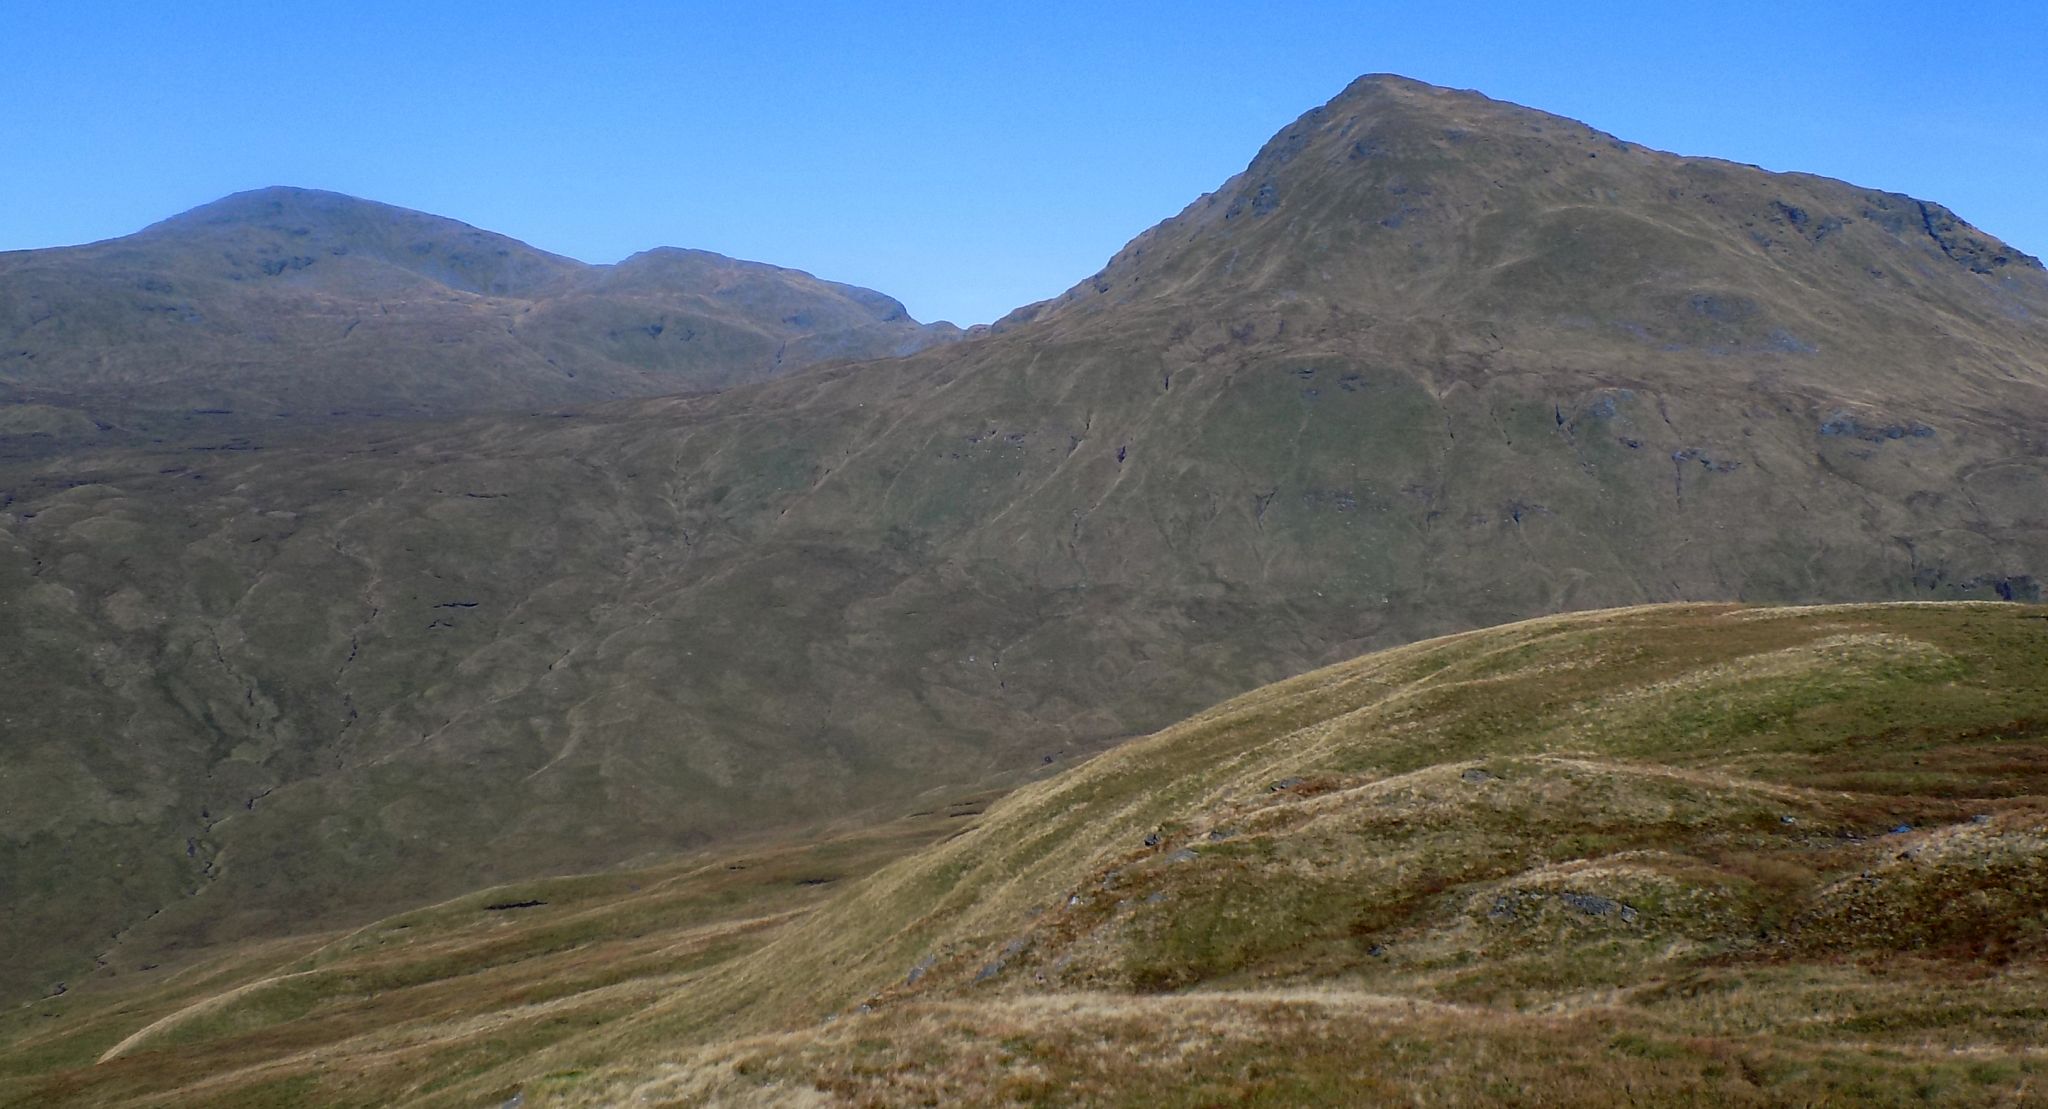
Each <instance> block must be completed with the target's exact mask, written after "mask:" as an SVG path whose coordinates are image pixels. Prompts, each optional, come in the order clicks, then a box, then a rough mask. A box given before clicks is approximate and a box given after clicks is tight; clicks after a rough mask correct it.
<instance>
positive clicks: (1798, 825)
mask: <svg viewBox="0 0 2048 1109" xmlns="http://www.w3.org/2000/svg"><path fill="white" fill-rule="evenodd" d="M2044 741H2048V619H2044V617H2043V614H2042V613H2041V612H2040V611H2039V610H2038V609H2035V608H2033V607H2032V606H2023V605H2011V604H2000V603H1975V604H1904V605H1898V604H1895V605H1854V606H1836V607H1827V608H1803V609H1774V608H1754V607H1742V606H1727V605H1722V606H1663V607H1649V608H1636V609H1625V610H1618V611H1609V612H1596V613H1586V614H1575V615H1567V616H1558V617H1548V618H1544V619H1539V620H1534V621H1530V622H1526V623H1521V624H1516V625H1512V626H1508V627H1504V628H1497V629H1490V630H1486V631H1480V632H1472V633H1466V634H1461V635H1455V636H1451V637H1447V638H1442V639H1437V640H1431V641H1426V642H1423V643H1418V644H1414V645H1410V646H1406V647H1400V648H1396V649H1392V650H1387V651H1382V652H1378V653H1375V654H1370V655H1366V656H1364V657H1361V658H1358V659H1355V660H1352V661H1348V662H1345V663H1341V664H1338V665H1336V666H1332V667H1329V668H1327V669H1324V670H1320V671H1316V672H1313V673H1309V674H1306V675H1303V676H1301V677H1297V678H1293V679H1290V680H1287V681H1284V682H1281V683H1279V684H1276V685H1273V686H1271V687H1268V688H1264V689H1260V690H1257V691H1255V692H1253V693H1251V694H1248V695H1246V696H1243V697H1241V698H1237V699H1235V700H1232V701H1230V702H1227V703H1225V704H1222V705H1219V706H1217V707H1215V708H1213V709H1211V710H1209V711H1206V712H1203V713H1201V714H1199V715H1197V716H1195V717H1193V718H1191V719H1189V720H1187V721H1185V722H1183V723H1181V724H1178V725H1175V726H1174V727H1171V728H1168V729H1166V730H1164V731H1162V732H1160V733H1158V734H1156V735H1154V736H1151V737H1148V738H1145V739H1142V740H1138V741H1134V742H1132V743H1128V744H1125V745H1123V746H1121V747H1119V748H1118V749H1116V750H1115V751H1112V752H1109V753H1107V754H1104V755H1102V756H1099V757H1097V758H1095V759H1094V760H1092V761H1090V762H1088V763H1086V764H1084V765H1082V766H1079V767H1076V768H1073V769H1071V770H1068V771H1065V772H1063V773H1061V774H1059V775H1057V776H1055V777H1052V778H1050V779H1048V780H1045V781H1041V782H1038V783H1036V784H1033V785H1029V786H1026V787H1024V788H1022V789H1019V790H1017V791H1016V792H1014V793H1012V794H1011V795H1010V796H1008V797H1006V798H1004V799H1002V800H1000V801H998V802H997V803H996V804H995V805H993V806H992V807H989V808H988V809H987V811H986V812H979V811H978V810H979V809H980V808H981V805H980V803H979V799H977V798H968V797H963V798H956V799H955V800H956V801H958V802H960V803H959V804H958V805H957V806H952V807H947V808H945V809H944V810H942V811H935V812H933V813H930V814H925V815H923V816H920V817H916V818H911V819H909V820H907V821H904V822H901V823H898V824H895V825H889V826H885V827H882V828H878V829H876V830H874V831H871V832H868V833H866V834H864V835H860V836H855V837H850V838H840V839H835V840H828V841H825V842H822V843H820V844H818V845H816V846H812V847H808V848H803V849H779V850H771V849H759V848H728V849H725V850H723V851H720V852H717V853H712V854H707V855H705V856H702V857H700V858H698V859H696V860H694V861H692V862H689V863H679V864H670V865H668V866H666V867H664V868H660V869H656V870H652V871H645V872H638V873H623V874H617V875H611V876H606V877H598V878H587V879H565V880H554V881H546V882H530V883H522V884H517V885H511V886H505V887H500V888H497V889H493V890H486V891H481V892H478V893H475V894H472V895H470V896H467V897H464V898H460V899H457V900H455V901H451V902H448V903H445V904H441V905H436V906H433V907H431V908H428V909H422V910H417V911H413V912H408V913H406V914H403V915H400V916H397V917H393V918H390V919H387V920H384V921H381V922H378V923H375V924H372V925H369V926H367V927H363V928H360V929H356V930H353V931H350V932H346V933H336V934H331V935H323V936H309V937H304V938H301V939H295V940H290V941H283V942H277V941H272V942H267V943H251V944H245V945H239V946H230V947H227V948H223V949H221V950H219V951H216V952H213V953H211V954H210V955H209V956H207V957H206V958H205V959H204V960H202V961H198V962H188V963H185V964H182V965H175V966H169V967H164V968H159V969H157V970H153V971H149V972H144V973H139V974H133V975H128V976H125V977H123V978H121V979H115V980H103V981H96V982H94V983H91V984H90V985H88V986H86V987H84V988H82V989H81V990H80V991H78V992H76V993H74V994H70V995H66V996H65V997H62V998H56V999H51V1000H47V1001H43V1002H39V1003H36V1004H34V1005H31V1006H27V1007H23V1008H21V1009H19V1010H17V1011H16V1012H14V1013H13V1014H11V1015H10V1016H8V1017H6V1018H5V1019H4V1020H0V1045H4V1047H0V1103H19V1104H24V1105H29V1104H33V1105H54V1104H70V1103H77V1104H93V1105H161V1104H207V1105H242V1104H276V1103H279V1102H287V1101H307V1100H312V1101H318V1102H320V1103H323V1104H351V1105H354V1104H359V1105H381V1104H391V1103H394V1102H398V1101H417V1102H419V1103H422V1104H430V1105H476V1104H497V1103H500V1102H506V1101H508V1100H510V1099H513V1098H515V1097H516V1098H519V1099H521V1100H520V1103H521V1104H525V1105H529V1106H543V1105H556V1104H567V1105H581V1104H606V1105H609V1104H636V1105H637V1104H675V1105H698V1104H707V1103H708V1104H732V1105H751V1104H810V1103H832V1104H839V1103H848V1104H886V1105H894V1104H913V1105H914V1104H933V1103H938V1104H960V1103H974V1104H1011V1103H1070V1102H1071V1101H1072V1100H1074V1099H1076V1098H1080V1099H1084V1100H1087V1101H1089V1102H1091V1103H1098V1104H1132V1105H1137V1104H1145V1105H1157V1104H1172V1105H1182V1104H1185V1105H1207V1104H1217V1103H1238V1102H1241V1101H1245V1100H1255V1101H1264V1102H1277V1103H1306V1102H1314V1103H1323V1104H1329V1103H1358V1102H1361V1101H1368V1102H1390V1103H1404V1104H1405V1103H1408V1102H1410V1101H1411V1100H1414V1099H1417V1098H1426V1099H1427V1100H1430V1101H1432V1102H1434V1103H1442V1104H1482V1103H1483V1104H1527V1105H1555V1104H1567V1103H1568V1104H1658V1105H1669V1104H1710V1103H1711V1104H1719V1105H1782V1104H1793V1103H1798V1104H1859V1105H1890V1104H1897V1105H1906V1104H1913V1105H1924V1104H1937V1105H1946V1104H1953V1105H1983V1104H2034V1103H2038V1102H2039V1100H2040V1099H2041V1097H2042V1085H2043V1083H2044V1082H2048V1058H2044V1057H2043V1055H2042V1053H2041V1049H2040V1044H2041V1043H2042V1042H2043V1040H2044V1037H2048V1013H2044V1011H2043V1009H2042V1006H2041V996H2042V990H2043V988H2044V985H2048V982H2044V973H2048V964H2044V959H2048V927H2044V923H2043V922H2044V921H2048V743H2044ZM949 832H950V834H948V833H949ZM941 836H944V837H945V838H944V839H943V842H933V841H935V840H938V839H939V838H940V837H941ZM921 845H922V846H921ZM892 856H893V857H895V861H893V862H890V861H888V860H889V859H890V858H891V857H892Z"/></svg>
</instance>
